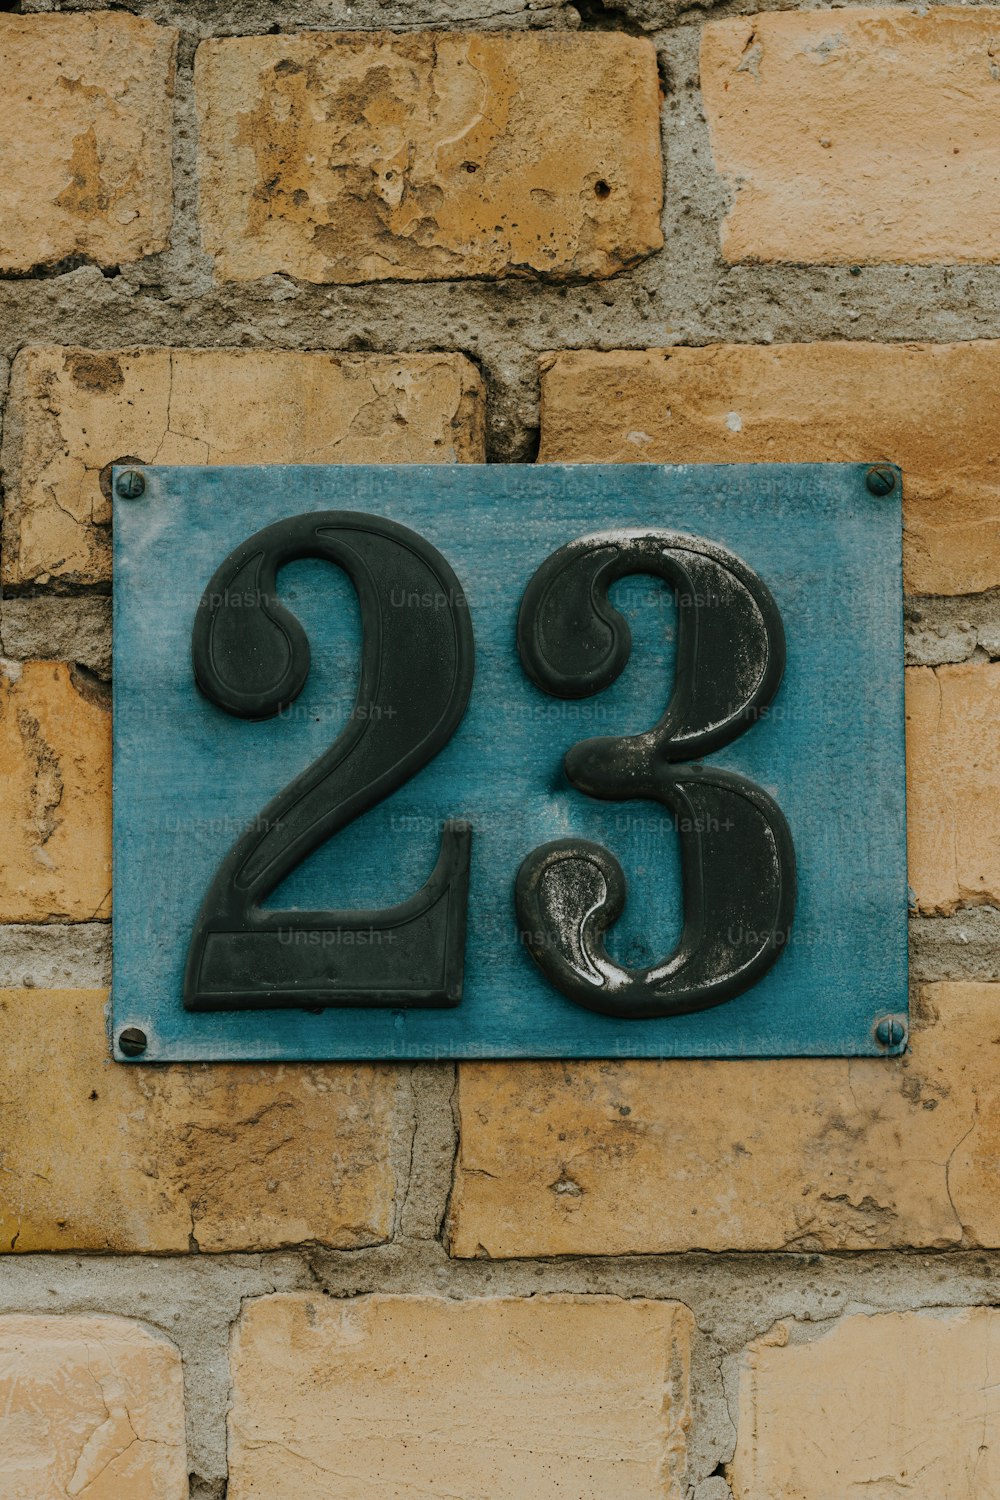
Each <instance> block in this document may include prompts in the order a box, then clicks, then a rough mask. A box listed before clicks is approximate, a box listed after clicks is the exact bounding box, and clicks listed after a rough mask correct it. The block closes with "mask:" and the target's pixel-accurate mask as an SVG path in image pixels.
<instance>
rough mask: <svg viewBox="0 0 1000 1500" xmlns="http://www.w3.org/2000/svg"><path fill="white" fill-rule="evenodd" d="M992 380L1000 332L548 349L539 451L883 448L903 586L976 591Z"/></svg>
mask: <svg viewBox="0 0 1000 1500" xmlns="http://www.w3.org/2000/svg"><path fill="white" fill-rule="evenodd" d="M826 14H828V13H827V12H824V15H826ZM836 14H837V16H843V15H844V14H847V15H848V16H849V15H850V12H843V11H838V12H836ZM727 24H728V23H727ZM998 382H1000V341H973V342H970V343H963V344H864V343H822V344H784V345H774V346H768V347H762V346H760V345H752V344H751V345H739V344H719V345H715V346H711V347H708V348H703V349H646V350H640V351H636V352H629V351H620V352H617V353H613V354H598V353H590V352H583V353H566V354H556V355H548V356H546V357H545V359H544V360H543V373H542V442H541V455H540V456H541V459H542V461H543V462H550V463H551V462H569V463H630V462H640V463H763V462H771V463H834V462H836V463H855V462H863V461H865V460H868V459H891V460H893V461H894V462H895V463H898V464H899V465H900V466H901V467H902V470H903V519H904V524H905V534H904V538H903V556H904V568H905V573H906V583H907V587H908V589H910V590H911V591H912V592H914V593H925V594H963V593H976V592H979V591H980V590H983V589H987V588H991V587H994V586H995V585H997V584H1000V429H998V427H997V422H996V419H995V413H994V410H993V406H994V402H993V394H992V393H993V391H994V390H995V389H996V386H997V383H998Z"/></svg>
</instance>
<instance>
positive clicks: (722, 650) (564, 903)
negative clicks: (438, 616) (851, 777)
mask: <svg viewBox="0 0 1000 1500" xmlns="http://www.w3.org/2000/svg"><path fill="white" fill-rule="evenodd" d="M632 573H647V574H654V575H655V576H657V577H659V578H662V579H665V580H666V581H667V582H668V583H669V584H671V585H672V586H673V588H674V589H675V590H676V594H677V604H678V636H677V674H676V683H675V686H674V692H673V696H672V697H671V699H670V703H669V705H668V707H667V711H666V713H665V714H664V715H663V717H662V718H661V719H660V721H659V723H658V724H657V725H656V726H655V727H654V728H653V729H650V730H648V731H647V732H645V733H644V734H637V735H631V736H629V737H627V738H601V739H591V740H582V741H580V742H579V743H578V744H576V745H574V746H573V747H572V748H571V749H570V750H569V752H568V753H567V755H566V758H565V766H566V774H567V776H568V777H569V779H570V781H571V782H572V783H573V785H574V786H576V787H578V788H579V789H580V791H582V792H586V793H587V795H588V796H591V797H601V798H605V799H607V800H609V801H616V802H617V801H624V800H627V799H631V798H650V799H653V800H655V801H657V802H660V803H662V804H663V805H664V806H666V807H668V808H670V809H671V810H672V811H673V812H674V814H675V816H676V818H677V826H678V829H679V831H680V838H681V861H682V871H683V886H684V928H683V932H682V935H681V940H680V944H679V945H678V947H677V949H676V951H675V952H674V953H673V954H671V955H670V956H669V957H668V958H666V959H664V960H663V962H662V963H659V964H656V965H654V966H653V967H651V968H648V969H641V970H633V969H626V968H623V967H622V966H621V965H620V964H618V963H616V962H615V961H614V960H613V959H612V958H611V957H610V956H609V954H608V952H607V949H606V948H605V946H604V934H605V932H606V930H607V929H608V927H610V926H611V924H612V923H613V922H614V921H616V920H617V918H618V917H619V916H620V914H621V912H622V910H623V908H624V904H625V877H624V875H623V874H622V870H621V866H620V865H619V863H618V861H617V860H616V859H615V858H614V856H613V855H612V854H610V853H609V852H608V851H607V850H606V849H603V848H602V847H601V846H600V845H599V844H594V843H591V842H590V841H589V840H583V839H559V840H557V841H556V842H554V843H551V844H545V845H543V846H542V847H541V848H539V849H536V850H534V851H533V853H531V854H529V855H528V857H527V859H526V860H525V861H524V863H523V864H522V866H521V869H520V871H519V873H518V877H517V890H516V899H517V912H518V919H519V923H520V926H521V929H522V932H523V934H524V939H525V942H526V944H527V946H528V948H529V949H530V951H531V953H532V955H533V957H534V959H535V961H536V963H537V964H538V966H539V968H540V969H541V970H542V972H543V973H544V974H545V975H546V976H547V978H548V979H549V980H550V981H551V982H552V983H553V984H554V985H556V986H557V988H558V989H560V990H561V991H562V992H563V994H564V995H567V996H568V997H569V998H570V999H571V1000H575V1001H576V1002H577V1003H578V1004H579V1005H583V1006H586V1007H587V1009H588V1010H594V1011H599V1012H601V1013H602V1014H603V1015H608V1016H615V1017H618V1018H629V1019H635V1018H642V1017H650V1016H673V1015H682V1014H685V1013H687V1012H689V1011H696V1010H705V1009H707V1008H708V1007H709V1006H712V1005H718V1004H720V1003H721V1002H722V1001H724V1000H729V999H731V998H732V997H733V996H734V995H738V994H740V993H742V992H743V991H744V990H747V989H749V987H750V986H751V985H753V984H755V983H756V982H757V980H758V979H760V978H761V976H762V975H763V974H765V973H766V972H767V970H768V969H769V968H770V967H771V965H772V964H773V963H774V962H775V960H776V959H777V957H778V955H779V953H780V952H781V949H782V946H783V944H784V942H785V939H786V937H787V935H788V929H789V926H790V924H791V921H792V915H793V913H794V910H795V854H794V850H793V848H792V839H791V834H790V833H789V829H788V824H787V823H786V821H785V818H784V815H783V814H782V812H781V809H780V808H779V807H778V806H777V804H776V803H775V802H774V801H773V799H772V798H771V797H769V796H768V795H767V793H766V792H765V791H763V789H762V788H761V787H759V786H756V785H755V784H754V783H753V782H751V781H748V780H747V779H746V778H745V777H743V776H738V775H735V774H734V773H733V772H730V771H721V770H709V769H704V768H702V767H699V766H690V765H687V766H683V767H682V768H681V767H678V766H677V765H676V763H677V762H679V761H690V760H692V759H696V758H699V757H700V756H703V755H707V754H709V753H710V752H711V751H713V750H718V749H720V748H721V747H722V746H723V745H727V744H729V743H730V741H732V740H734V739H736V738H737V737H738V736H739V735H741V734H743V733H744V732H745V731H746V730H747V729H748V728H749V727H750V726H751V725H752V724H753V723H754V722H755V720H756V718H757V716H758V714H759V713H760V711H761V709H762V708H764V707H766V705H767V704H768V703H769V702H770V701H771V699H772V698H773V697H774V694H775V693H776V691H777V689H778V684H779V683H780V681H781V675H782V672H783V670H784V663H785V636H784V630H783V629H782V624H781V616H780V615H779V613H778V608H777V605H776V604H775V602H774V600H773V598H772V597H771V594H770V593H769V591H768V590H767V588H766V587H765V586H764V584H763V583H762V582H761V580H760V578H758V576H757V574H756V573H755V572H754V571H753V570H752V569H751V568H748V567H747V565H746V564H745V563H744V562H742V561H741V560H740V559H739V558H738V557H736V556H735V555H734V554H733V553H732V552H729V551H728V550H727V549H726V548H725V547H720V546H718V545H716V544H715V543H713V542H708V541H704V540H703V539H702V538H700V537H693V536H685V535H683V534H681V533H678V532H671V531H658V530H650V531H621V532H601V533H598V534H596V535H594V536H588V537H582V538H580V539H579V540H578V541H575V542H572V543H570V545H569V546H566V547H562V548H560V550H559V551H558V552H554V553H553V554H552V555H551V556H550V557H549V558H547V559H546V561H545V562H544V563H543V564H542V566H541V567H540V568H539V569H538V571H537V573H536V574H535V575H534V577H533V578H532V580H531V582H530V583H529V585H528V587H527V590H526V591H525V594H524V598H523V600H522V601H521V610H520V615H519V618H518V647H519V650H520V653H521V660H522V662H523V664H524V667H525V669H526V671H527V672H528V675H529V676H530V677H531V678H532V680H533V681H534V682H535V683H536V684H537V685H538V686H539V687H540V688H543V689H544V690H545V691H546V692H549V693H552V694H554V695H555V696H556V697H560V698H583V697H588V696H589V695H590V694H592V693H599V692H601V691H602V690H603V689H604V688H606V687H608V686H609V685H610V684H611V683H612V682H614V680H615V678H616V677H617V676H618V675H619V673H620V672H621V670H622V668H623V667H624V665H625V663H626V662H627V661H628V658H629V652H630V650H631V635H630V632H629V628H628V625H627V623H626V621H625V620H624V618H623V617H622V615H621V614H619V612H618V611H617V610H616V609H615V608H614V607H613V605H612V604H611V603H610V600H609V598H608V589H609V587H610V585H611V584H612V583H613V582H614V581H615V580H616V579H618V578H622V577H624V576H625V575H626V574H632Z"/></svg>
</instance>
